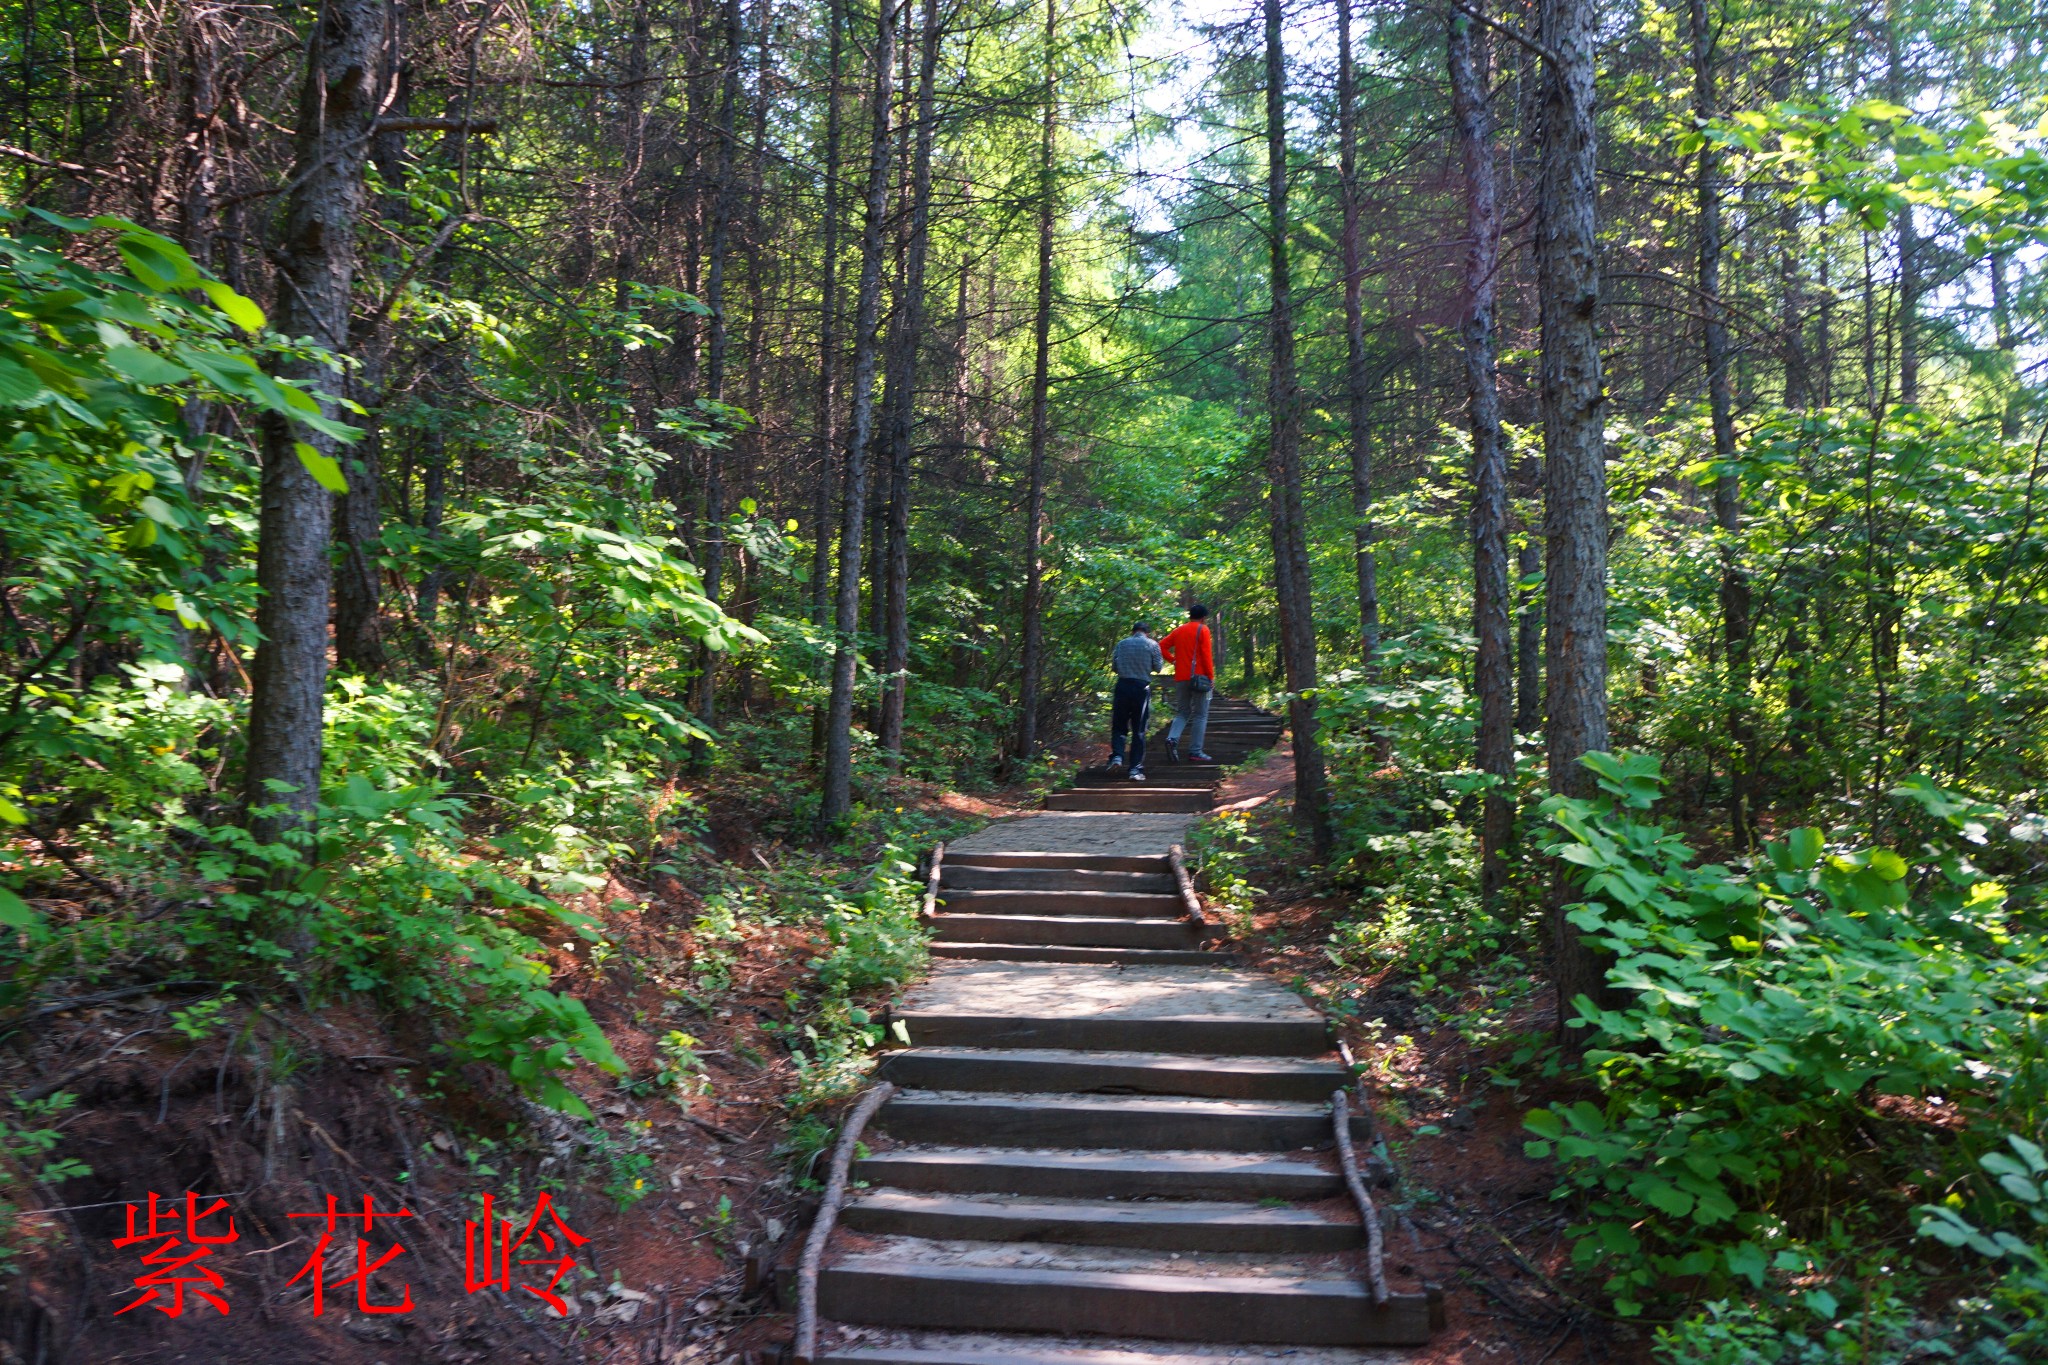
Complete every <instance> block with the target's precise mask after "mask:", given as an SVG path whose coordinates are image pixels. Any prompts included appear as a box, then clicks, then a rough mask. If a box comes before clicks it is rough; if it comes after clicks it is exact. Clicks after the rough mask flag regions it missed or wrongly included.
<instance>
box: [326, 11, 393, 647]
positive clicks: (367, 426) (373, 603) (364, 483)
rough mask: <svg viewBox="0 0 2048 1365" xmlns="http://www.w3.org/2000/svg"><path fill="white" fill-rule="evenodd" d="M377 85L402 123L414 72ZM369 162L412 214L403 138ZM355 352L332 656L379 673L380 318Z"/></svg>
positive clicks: (377, 149) (361, 329) (377, 256)
mask: <svg viewBox="0 0 2048 1365" xmlns="http://www.w3.org/2000/svg"><path fill="white" fill-rule="evenodd" d="M403 14H404V11H403V10H400V9H395V8H394V10H393V12H392V19H391V22H392V24H393V25H394V26H395V27H397V28H399V29H400V30H401V32H400V33H398V34H395V35H393V38H392V40H391V41H390V42H389V43H388V44H387V45H386V48H387V54H386V55H387V58H388V57H389V56H390V54H392V53H395V52H396V51H398V50H399V49H400V48H401V47H402V44H403V42H404V37H403V32H402V30H403V25H404V18H403ZM377 85H378V87H379V89H380V90H389V91H391V98H390V99H389V102H388V108H387V112H388V113H390V114H392V115H394V116H398V117H403V116H404V115H405V114H406V113H407V112H409V109H410V100H411V85H412V73H411V71H410V70H409V69H407V68H405V67H404V66H400V67H399V68H398V69H397V70H395V71H393V70H390V69H389V65H388V62H387V65H386V66H385V67H384V68H383V69H381V70H380V72H379V75H378V78H377ZM370 160H371V161H372V162H373V163H375V165H376V167H377V173H378V175H379V177H380V178H381V179H382V180H383V182H384V184H385V186H386V188H387V190H388V193H387V194H386V195H384V196H383V197H382V198H380V199H379V200H378V201H377V205H376V207H377V215H378V217H379V218H381V219H383V220H384V221H387V222H400V221H403V220H404V219H406V218H407V217H409V216H410V214H409V212H408V210H407V207H406V202H405V199H404V197H403V192H404V189H405V182H406V178H407V175H408V170H409V168H408V166H407V164H406V155H405V134H404V133H402V132H391V131H386V130H385V129H384V127H383V126H382V124H381V121H380V124H379V126H378V130H377V133H376V135H375V136H374V137H372V138H371V139H370ZM371 258H372V260H373V261H375V262H376V265H375V269H376V270H378V271H379V272H381V273H383V274H385V275H386V276H387V277H389V278H396V276H397V274H398V271H399V269H400V265H399V262H398V260H397V259H396V258H395V257H394V256H393V254H392V253H391V251H390V250H389V249H388V248H387V249H380V250H373V251H372V253H371ZM348 349H349V352H350V354H352V355H353V356H354V357H355V361H356V365H355V368H354V369H353V370H352V371H351V372H350V374H349V377H348V389H349V397H350V398H352V399H354V400H355V402H356V403H357V404H358V405H359V406H361V407H362V408H363V410H364V411H365V412H367V413H368V414H369V416H368V417H367V418H365V419H364V421H363V438H362V440H360V441H358V442H357V443H356V445H355V446H354V448H353V449H351V450H349V451H348V452H347V453H346V454H344V455H343V456H342V459H341V468H342V472H343V474H344V476H345V477H346V478H347V480H348V492H346V493H344V494H342V495H341V497H340V498H339V499H338V500H337V501H336V503H335V505H334V543H335V548H336V549H337V550H338V551H339V552H340V553H339V554H338V555H337V556H336V562H335V575H334V658H335V662H336V663H337V664H339V665H340V666H341V667H342V668H345V669H349V670H351V671H353V672H356V673H365V674H367V673H378V672H381V671H382V670H383V668H384V665H385V662H386V658H385V651H384V615H383V609H384V591H383V588H384V567H383V565H382V564H381V563H380V562H379V561H380V558H381V551H382V548H383V539H384V517H383V506H382V492H383V461H384V421H383V406H384V379H385V374H386V371H387V370H388V369H389V367H390V361H391V332H390V328H389V326H388V323H387V320H386V319H385V318H384V317H383V316H382V315H379V316H375V317H359V318H357V319H355V321H354V323H353V324H352V326H351V328H350V333H349V348H348Z"/></svg>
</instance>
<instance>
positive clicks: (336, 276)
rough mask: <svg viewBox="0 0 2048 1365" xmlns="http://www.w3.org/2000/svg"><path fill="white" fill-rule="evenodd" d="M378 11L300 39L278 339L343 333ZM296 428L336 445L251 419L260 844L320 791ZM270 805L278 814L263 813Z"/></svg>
mask: <svg viewBox="0 0 2048 1365" xmlns="http://www.w3.org/2000/svg"><path fill="white" fill-rule="evenodd" d="M387 21H388V14H387V10H386V8H385V5H384V2H383V0H327V3H326V4H325V5H324V6H323V7H322V8H321V10H320V12H319V18H318V19H317V20H316V21H315V23H314V28H313V35H312V40H311V42H310V43H309V44H308V46H307V55H306V79H305V84H304V86H303V87H302V89H301V92H300V97H299V114H298V134H297V144H298V145H297V149H296V155H295V157H294V167H293V173H292V177H291V182H290V183H291V186H292V188H291V192H290V195H289V197H288V198H287V200H286V207H285V227H284V235H283V238H282V240H281V241H280V242H279V244H278V252H277V261H278V273H279V275H280V276H281V279H280V280H279V287H278V290H277V309H276V314H275V317H274V323H275V326H276V327H277V329H278V331H279V332H281V333H282V334H284V335H286V336H303V337H311V338H312V339H313V340H314V341H315V342H317V343H318V344H320V345H323V346H326V347H329V348H331V349H333V350H335V351H340V350H342V349H343V348H344V347H345V346H346V345H347V344H348V318H349V289H350V286H351V285H352V284H353V283H354V281H355V253H356V226H357V222H358V220H359V219H360V218H361V216H362V210H363V199H364V193H365V192H364V186H363V163H364V160H365V158H366V157H367V156H368V154H369V150H370V135H371V128H372V125H373V122H374V120H375V119H376V116H377V94H378V92H377V86H376V81H377V71H378V60H377V58H378V52H379V50H380V48H381V47H382V44H383V41H384V36H385V25H386V23H387ZM280 373H281V374H282V375H283V376H284V377H286V378H290V379H294V380H297V381H300V382H302V383H305V384H308V385H312V386H316V387H319V388H323V389H327V390H330V391H333V390H337V389H338V388H339V386H340V383H341V376H340V374H339V373H338V372H337V371H336V370H334V369H332V368H330V367H329V366H327V365H324V364H321V363H319V362H317V361H309V360H293V361H287V362H286V363H285V364H284V365H283V366H282V367H281V370H280ZM321 407H322V410H323V411H324V412H325V413H326V414H327V415H328V416H329V417H336V416H338V415H339V409H338V408H337V406H336V405H335V404H332V403H325V402H323V403H322V404H321ZM301 439H303V440H304V442H305V444H307V445H309V446H311V447H312V448H313V451H314V452H315V454H316V455H318V456H320V457H324V458H325V459H329V460H332V459H335V458H336V456H338V455H339V454H341V450H342V443H341V442H339V441H336V440H335V439H334V438H333V437H330V436H325V435H322V434H321V433H319V432H315V431H310V430H309V431H305V432H303V433H302V432H299V431H296V430H294V429H293V428H292V426H291V425H290V424H289V423H287V422H286V421H284V420H283V419H282V418H275V417H274V418H271V419H269V420H267V421H266V422H265V423H264V430H263V474H262V483H261V490H260V494H259V496H260V500H261V530H260V532H259V535H258V540H257V550H256V583H257V587H258V588H259V589H260V592H261V595H260V596H259V597H258V599H257V604H256V628H257V631H258V632H259V634H260V635H261V639H262V643H260V644H259V645H257V647H256V657H255V661H254V664H253V666H252V667H251V669H250V681H251V683H252V691H251V695H250V699H249V749H248V758H247V763H246V767H245V772H244V783H245V785H244V799H245V800H246V801H247V803H248V806H249V807H250V808H251V810H252V811H262V812H265V813H263V814H257V815H253V816H252V819H251V822H250V824H251V829H252V831H253V832H254V833H255V835H256V837H257V838H259V839H261V840H264V841H266V842H269V841H274V840H275V839H276V838H277V837H278V836H279V835H281V834H282V833H284V831H286V830H287V829H290V828H293V827H294V826H298V825H302V824H305V823H307V822H309V821H310V820H311V818H312V815H313V811H314V808H315V807H316V806H317V805H318V803H319V800H320V749H321V721H322V716H323V710H322V707H323V693H324V691H325V688H326V682H327V611H328V591H329V587H330V583H331V578H332V574H331V570H330V567H329V561H328V558H327V543H328V531H329V529H330V527H331V525H332V522H333V515H334V497H333V495H332V494H331V493H329V492H328V491H327V490H326V489H325V488H323V487H321V486H320V484H319V483H318V482H316V481H315V479H314V478H313V474H312V471H311V470H310V469H308V468H307V467H306V463H305V461H303V460H301V459H300V458H299V455H298V453H297V451H296V449H295V446H296V444H297V443H298V442H299V441H300V440H301ZM278 807H282V808H283V814H281V815H279V814H276V813H275V811H276V808H278Z"/></svg>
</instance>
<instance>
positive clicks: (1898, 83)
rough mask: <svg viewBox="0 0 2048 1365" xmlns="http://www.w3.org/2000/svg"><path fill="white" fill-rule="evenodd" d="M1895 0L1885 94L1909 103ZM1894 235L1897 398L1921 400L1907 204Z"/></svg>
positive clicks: (1888, 11)
mask: <svg viewBox="0 0 2048 1365" xmlns="http://www.w3.org/2000/svg"><path fill="white" fill-rule="evenodd" d="M1900 19H1901V16H1900V13H1899V4H1898V0H1888V3H1887V4H1886V5H1885V22H1884V40H1885V93H1886V95H1887V96H1888V97H1889V98H1890V99H1891V101H1892V103H1894V104H1903V105H1910V104H1911V103H1912V101H1913V96H1914V94H1915V93H1916V92H1914V91H1912V90H1910V89H1908V88H1907V83H1908V81H1909V80H1910V79H1911V76H1912V70H1911V68H1910V67H1909V66H1908V65H1907V64H1906V59H1905V52H1904V42H1903V40H1902V38H1901V35H1900V33H1899V24H1900ZM1896 232H1897V235H1896V237H1895V238H1894V243H1895V250H1896V251H1897V252H1898V257H1899V309H1898V324H1897V326H1898V334H1899V401H1900V402H1901V403H1904V404H1906V405H1908V406H1911V405H1912V404H1915V403H1918V402H1919V401H1920V225H1919V223H1918V222H1916V221H1915V220H1914V217H1913V206H1912V204H1910V203H1906V204H1901V205H1900V206H1899V217H1898V223H1897V228H1896Z"/></svg>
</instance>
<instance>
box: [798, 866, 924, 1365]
mask: <svg viewBox="0 0 2048 1365" xmlns="http://www.w3.org/2000/svg"><path fill="white" fill-rule="evenodd" d="M933 862H934V865H936V863H937V858H936V856H934V859H933ZM933 884H934V885H936V884H937V882H936V873H934V883H933ZM895 1093H896V1087H895V1086H894V1085H893V1084H891V1083H890V1082H888V1081H883V1082H882V1083H881V1084H880V1085H878V1086H876V1087H875V1088H874V1089H873V1090H870V1091H868V1093H867V1094H865V1095H863V1096H861V1100H860V1103H859V1104H857V1105H855V1106H854V1108H853V1112H852V1113H851V1114H849V1115H847V1118H846V1126H845V1127H843V1128H841V1129H840V1130H839V1145H838V1146H837V1147H835V1148H833V1150H832V1173H831V1175H830V1176H829V1177H828V1178H827V1179H826V1181H825V1197H824V1198H823V1199H822V1200H820V1201H819V1203H818V1216H817V1218H816V1220H815V1221H813V1222H812V1224H811V1234H810V1237H809V1238H808V1239H806V1240H805V1242H804V1256H803V1260H802V1261H800V1262H799V1263H798V1264H797V1270H796V1350H795V1352H794V1354H795V1365H811V1362H812V1361H813V1360H815V1359H816V1358H817V1354H818V1269H819V1266H820V1265H821V1263H822V1262H823V1261H824V1259H825V1243H826V1242H827V1241H828V1240H830V1238H831V1236H832V1225H833V1224H834V1223H835V1222H837V1221H838V1220H839V1206H840V1205H841V1204H843V1203H845V1202H846V1177H847V1172H848V1171H849V1170H850V1169H851V1168H852V1166H853V1149H854V1147H855V1145H856V1144H858V1143H859V1142H860V1135H861V1130H862V1129H864V1128H866V1127H867V1126H868V1120H869V1119H871V1118H873V1117H874V1116H875V1112H876V1111H877V1110H879V1109H880V1108H881V1107H882V1106H883V1105H884V1104H887V1103H888V1102H889V1097H890V1096H891V1095H894V1094H895Z"/></svg>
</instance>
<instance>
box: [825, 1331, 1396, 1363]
mask: <svg viewBox="0 0 2048 1365" xmlns="http://www.w3.org/2000/svg"><path fill="white" fill-rule="evenodd" d="M819 1352H820V1353H819V1356H818V1361H817V1365H1259V1363H1260V1362H1262V1361H1263V1360H1265V1359H1266V1358H1267V1355H1268V1353H1267V1352H1264V1351H1260V1350H1259V1349H1258V1348H1257V1347H1251V1348H1245V1347H1239V1346H1228V1345H1220V1346H1213V1347H1204V1346H1202V1345H1201V1344H1199V1343H1196V1342H1164V1341H1143V1340H1134V1339H1123V1340H1117V1339H1107V1338H1097V1339H1094V1340H1090V1341H1087V1342H1085V1343H1084V1342H1083V1341H1080V1340H1077V1339H1074V1338H1070V1337H1060V1336H1045V1335H1036V1334H1024V1333H991V1332H973V1333H965V1332H920V1331H909V1330H897V1331H893V1332H885V1331H878V1330H876V1329H873V1328H869V1329H867V1330H864V1331H863V1332H862V1333H861V1336H860V1339H859V1341H858V1342H857V1343H852V1344H847V1345H839V1346H829V1347H823V1346H821V1347H820V1348H819ZM1271 1354H1272V1355H1275V1356H1278V1355H1281V1354H1283V1353H1281V1352H1273V1353H1271ZM1284 1355H1285V1358H1286V1361H1287V1365H1408V1361H1409V1357H1408V1356H1407V1354H1406V1353H1397V1352H1394V1351H1386V1350H1379V1349H1374V1348H1371V1347H1355V1346H1323V1347H1317V1348H1315V1349H1309V1348H1305V1347H1300V1346H1295V1347H1290V1348H1289V1349H1288V1350H1287V1351H1286V1352H1285V1353H1284Z"/></svg>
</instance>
